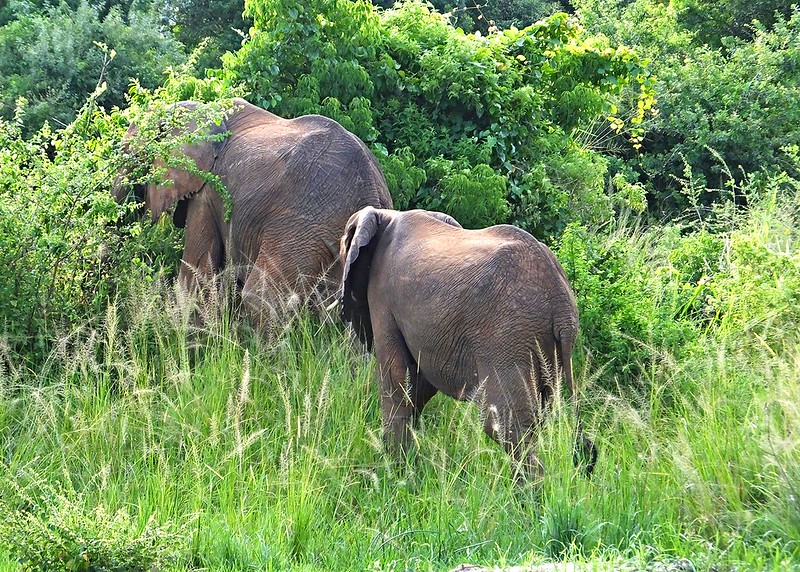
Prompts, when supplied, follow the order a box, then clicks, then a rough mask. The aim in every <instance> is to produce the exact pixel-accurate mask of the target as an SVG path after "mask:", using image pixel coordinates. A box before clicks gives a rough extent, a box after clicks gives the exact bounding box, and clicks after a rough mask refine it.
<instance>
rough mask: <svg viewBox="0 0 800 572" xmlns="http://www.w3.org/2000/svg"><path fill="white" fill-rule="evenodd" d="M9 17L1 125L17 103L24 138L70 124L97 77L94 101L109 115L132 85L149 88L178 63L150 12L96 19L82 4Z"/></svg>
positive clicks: (174, 45)
mask: <svg viewBox="0 0 800 572" xmlns="http://www.w3.org/2000/svg"><path fill="white" fill-rule="evenodd" d="M16 16H17V17H16V18H15V19H14V20H12V21H11V22H10V23H8V24H7V25H5V26H3V27H2V28H0V117H4V118H5V119H7V120H8V119H11V118H12V117H13V114H14V110H15V108H16V103H17V99H18V98H20V97H24V98H25V99H26V100H27V102H28V103H27V105H26V113H25V116H24V119H23V123H24V126H25V127H24V133H25V134H30V133H33V132H35V131H37V130H38V129H39V127H41V126H42V124H43V123H44V122H45V121H50V122H51V124H52V125H53V126H65V125H67V124H69V123H70V122H71V121H72V120H73V119H74V118H75V114H76V111H77V110H78V109H80V108H81V106H82V105H83V102H84V101H85V99H86V97H87V96H88V95H89V94H91V93H93V92H94V91H95V88H96V87H97V85H98V82H99V81H100V78H101V77H102V80H103V81H104V82H105V83H106V85H107V89H106V90H105V91H104V92H103V93H102V94H100V95H99V97H98V100H97V101H98V102H99V103H100V104H101V105H104V106H106V107H108V108H109V109H110V108H111V107H112V106H115V105H116V106H123V105H124V104H125V93H126V92H127V90H128V86H129V85H130V83H131V80H132V79H133V78H136V79H137V80H138V82H139V83H140V84H141V85H144V86H147V87H151V88H152V87H155V86H157V85H159V84H161V83H162V82H163V80H164V70H165V69H166V68H167V67H168V66H170V65H176V64H177V63H179V62H181V61H183V59H184V58H185V56H184V55H183V52H182V47H181V45H180V44H179V43H178V42H177V41H176V40H175V39H173V38H172V37H171V36H168V35H164V34H163V33H162V32H161V31H160V27H159V22H158V17H157V15H156V14H155V13H153V12H152V11H140V10H132V11H131V12H129V13H123V12H122V11H121V10H120V8H118V7H117V6H111V7H110V8H109V9H108V12H107V13H106V14H105V15H103V14H102V13H101V11H100V8H98V7H97V6H96V5H94V4H92V3H90V2H89V1H88V0H81V1H80V2H77V3H75V7H74V8H73V7H71V6H70V5H68V4H66V3H62V4H58V5H55V6H51V7H46V8H45V11H44V12H41V13H40V12H35V11H31V12H30V13H21V12H18V13H16ZM112 55H113V57H112Z"/></svg>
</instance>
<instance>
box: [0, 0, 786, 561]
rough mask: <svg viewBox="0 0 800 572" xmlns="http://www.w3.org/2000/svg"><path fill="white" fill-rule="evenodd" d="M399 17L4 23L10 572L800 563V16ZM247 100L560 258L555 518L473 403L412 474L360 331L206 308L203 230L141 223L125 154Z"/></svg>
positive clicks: (551, 489) (352, 10)
mask: <svg viewBox="0 0 800 572" xmlns="http://www.w3.org/2000/svg"><path fill="white" fill-rule="evenodd" d="M376 4H378V5H379V6H380V7H379V8H376V7H374V6H373V5H371V4H369V3H365V2H363V1H362V2H353V1H351V0H333V1H331V0H326V1H323V0H246V2H244V3H242V2H236V1H226V2H220V3H214V9H213V10H212V9H210V8H209V7H208V6H209V4H208V3H201V2H195V1H193V0H134V1H127V2H125V1H122V2H114V1H110V0H109V1H106V2H95V3H92V2H88V1H86V0H80V1H77V0H73V1H70V2H60V3H55V2H49V1H47V0H39V1H21V0H12V1H11V2H8V3H6V4H4V5H3V7H1V8H0V118H1V119H0V301H2V304H0V451H1V452H2V456H0V569H8V570H16V569H19V567H22V568H23V569H32V570H39V569H42V570H51V569H66V570H152V569H164V570H167V569H174V570H193V569H200V568H204V569H213V570H248V569H279V570H281V569H287V568H290V567H295V568H298V569H307V570H330V569H353V570H364V569H370V570H376V571H377V570H406V569H408V570H416V569H422V570H427V569H431V570H444V569H448V567H454V566H455V565H456V564H458V563H460V562H466V561H471V562H477V563H483V564H486V565H495V564H499V565H506V564H507V565H511V564H520V563H522V564H524V563H538V562H542V561H548V560H556V561H559V560H578V561H594V562H597V563H599V566H601V568H600V569H609V570H612V569H620V568H621V567H625V566H628V567H631V568H633V569H653V570H655V569H659V566H662V568H661V569H663V567H666V566H667V565H669V564H670V563H672V564H673V565H674V566H677V565H678V564H680V560H681V559H682V558H687V559H689V560H690V561H691V562H690V564H691V565H692V566H693V567H694V569H697V570H716V571H722V570H731V571H732V570H751V569H752V570H786V569H790V568H793V567H795V568H796V567H798V566H800V517H798V515H800V504H799V502H800V501H798V499H800V471H799V470H798V467H800V409H798V403H800V377H799V375H798V372H800V345H798V342H800V339H798V338H799V337H800V335H799V334H798V323H800V246H798V228H800V133H799V132H798V125H800V75H799V74H800V11H798V9H797V8H796V7H790V6H788V5H786V4H785V3H783V2H777V1H765V2H759V3H756V4H752V3H746V2H741V1H739V0H725V1H722V2H709V1H706V0H681V1H680V2H672V3H664V2H659V1H655V0H626V1H620V0H572V1H570V2H557V1H552V2H549V1H548V2H542V1H534V0H530V1H523V0H519V1H516V2H488V3H486V4H485V5H482V6H477V5H474V4H469V3H466V2H463V1H460V2H455V3H453V2H450V3H436V9H435V8H433V7H432V6H431V5H427V4H422V3H419V2H415V1H412V0H409V1H407V2H404V3H401V4H397V5H394V6H389V5H387V4H386V3H376ZM443 12H447V13H448V15H447V16H443V15H442V13H443ZM540 18H543V19H540ZM754 18H756V19H757V20H754ZM459 26H460V28H459ZM206 36H210V39H208V40H204V38H205V37H206ZM312 56H313V57H312ZM235 95H242V96H245V97H247V98H248V99H250V100H251V101H253V102H254V103H257V104H259V105H261V106H263V107H266V108H269V109H272V110H274V111H275V112H277V113H279V114H282V115H285V116H296V115H299V114H303V113H322V114H325V115H328V116H330V117H333V118H334V119H336V120H338V121H339V122H341V123H342V124H343V125H345V127H347V128H348V129H350V130H351V131H353V132H354V133H356V134H357V135H359V136H360V137H361V138H362V139H363V140H364V141H365V142H366V143H367V144H368V145H369V146H370V148H371V149H372V150H373V152H374V153H375V155H376V156H377V157H378V159H379V161H380V162H381V165H382V167H383V169H384V172H385V174H386V178H387V182H388V183H389V186H390V190H391V192H392V194H393V197H394V199H395V202H396V205H397V206H398V207H400V208H410V207H422V208H432V209H437V210H444V211H447V212H449V213H450V214H453V215H454V216H456V217H457V218H458V219H459V220H460V221H461V222H462V223H463V224H465V225H466V226H473V227H480V226H485V225H489V224H495V223H499V222H511V223H514V224H517V225H520V226H522V227H523V228H526V229H528V230H529V231H531V232H532V233H534V234H535V235H536V236H538V237H539V238H540V239H542V240H544V241H546V242H547V243H548V244H549V245H550V246H551V247H552V248H553V250H554V251H555V252H556V253H557V254H558V256H559V258H560V260H561V262H562V264H563V266H564V268H565V270H566V272H567V274H568V276H569V278H570V280H571V282H572V285H573V287H574V289H575V291H576V294H577V298H578V303H579V308H580V317H581V328H582V333H581V340H580V347H579V348H578V351H577V352H576V356H575V358H576V360H575V361H576V364H577V371H578V377H579V385H580V387H581V399H582V417H583V423H584V424H585V425H586V427H587V431H588V432H589V433H590V434H591V435H592V436H593V437H594V438H595V440H596V441H597V443H598V446H599V448H600V452H601V457H600V461H599V465H598V468H597V472H596V476H595V477H594V478H593V479H592V480H591V481H587V480H585V479H583V478H582V477H581V476H579V475H578V474H577V473H576V472H575V470H574V469H573V468H572V466H571V463H570V460H571V452H570V443H571V437H570V435H571V434H572V431H573V428H574V423H575V419H574V418H572V416H571V415H569V414H568V411H569V408H563V410H562V408H561V407H558V406H557V407H555V409H554V412H553V415H551V417H550V418H549V420H548V422H547V423H546V425H545V428H544V431H543V433H542V436H541V439H540V443H539V446H540V449H541V456H542V458H543V460H544V462H545V464H546V467H547V476H546V478H545V482H544V484H543V485H542V486H541V488H539V489H537V490H529V489H526V488H522V489H520V488H515V487H514V485H513V483H512V481H511V479H510V477H509V475H510V473H511V468H510V467H509V464H508V460H507V458H506V456H505V455H504V454H503V452H502V451H501V450H500V449H499V448H498V447H496V446H494V444H493V443H491V442H489V441H488V440H487V439H486V438H485V437H484V436H483V434H482V432H481V430H480V423H479V421H478V419H477V412H476V408H474V407H472V406H470V405H468V404H458V403H454V402H452V401H451V400H447V399H445V398H438V397H437V398H435V399H434V400H433V402H432V403H431V404H430V405H429V410H426V414H425V415H424V416H423V423H422V426H421V428H420V429H419V431H418V432H417V437H418V439H417V441H418V443H417V445H418V447H417V450H416V453H415V455H414V458H412V459H409V460H408V462H407V463H405V464H402V465H399V466H398V465H396V464H394V463H392V462H391V460H390V459H389V458H388V457H387V456H386V455H384V453H383V451H382V446H381V442H380V415H379V408H378V406H377V391H376V388H375V385H374V382H373V381H372V376H373V374H374V367H375V366H374V363H373V362H372V360H371V359H370V358H369V356H365V355H364V353H363V349H362V348H360V347H358V346H357V344H354V343H353V342H352V341H351V339H350V337H348V335H347V334H346V333H345V332H344V328H342V326H341V324H339V323H338V322H337V321H335V320H320V319H319V318H316V317H312V316H308V315H306V314H305V312H300V314H299V315H298V316H297V317H296V318H295V319H294V320H293V321H292V322H291V323H290V324H289V325H287V327H286V328H285V329H284V330H283V331H282V332H281V333H280V334H279V335H276V336H275V338H273V339H272V340H271V341H270V342H269V344H266V343H265V342H264V341H263V340H262V339H261V338H260V337H258V336H255V337H254V336H252V335H250V334H249V333H248V329H247V327H246V324H243V323H242V319H241V317H240V316H238V314H237V313H236V312H231V311H228V308H227V305H228V303H229V302H230V300H229V297H226V296H221V297H220V299H218V300H216V299H214V300H210V299H204V300H202V301H200V300H192V299H187V298H186V297H185V296H184V295H183V294H182V293H181V292H180V291H178V290H177V289H176V287H175V285H174V284H173V281H172V278H173V275H174V272H175V270H176V268H177V262H178V256H179V253H180V249H181V245H182V236H181V234H180V232H179V230H178V229H175V228H174V227H173V226H172V223H171V222H170V221H169V220H168V219H167V218H164V219H162V220H161V221H159V222H158V223H155V224H153V223H150V222H149V221H144V220H140V219H139V218H137V217H136V216H135V212H134V211H135V206H136V205H133V204H128V205H118V204H116V203H115V202H114V201H113V200H112V199H111V196H110V193H109V189H110V186H111V182H112V180H113V178H114V176H115V174H116V173H117V172H118V170H119V168H120V165H121V164H122V160H123V159H122V156H121V152H120V145H119V142H120V139H121V137H122V134H123V133H124V132H125V129H126V128H127V125H128V124H129V122H130V121H131V120H137V121H138V122H140V123H142V122H146V121H147V119H148V118H150V117H153V116H156V117H157V116H158V110H163V109H165V107H166V106H167V105H168V104H170V103H171V102H174V101H178V100H181V99H197V100H201V101H208V102H214V105H213V106H211V107H210V110H211V111H213V110H216V109H218V108H219V106H220V105H222V106H224V105H225V101H226V99H228V98H230V97H232V96H235ZM154 144H155V143H154ZM164 145H166V146H168V145H169V142H165V143H164ZM167 150H168V148H167ZM161 151H163V149H162V150H161ZM142 176H158V174H157V173H142ZM192 311H200V312H201V313H202V314H203V316H204V317H205V320H204V322H203V323H204V324H205V325H204V326H202V327H198V326H197V324H196V322H194V321H192V320H191V319H190V315H191V313H192ZM509 343H513V340H509ZM681 565H686V563H685V562H684V563H683V564H681ZM682 569H689V568H685V567H684V568H682Z"/></svg>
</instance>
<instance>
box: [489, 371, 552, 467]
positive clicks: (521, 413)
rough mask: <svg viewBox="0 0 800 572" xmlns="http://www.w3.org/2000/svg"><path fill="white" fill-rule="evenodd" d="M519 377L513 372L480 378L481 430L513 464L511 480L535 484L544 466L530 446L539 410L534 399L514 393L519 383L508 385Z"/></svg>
mask: <svg viewBox="0 0 800 572" xmlns="http://www.w3.org/2000/svg"><path fill="white" fill-rule="evenodd" d="M519 377H520V375H519V372H517V371H516V370H514V371H513V372H512V373H509V374H508V375H505V376H497V375H493V376H488V377H484V379H486V382H485V389H484V392H485V393H484V395H483V397H482V399H481V409H482V414H483V419H484V422H483V429H484V431H485V432H486V434H487V435H489V436H490V437H491V438H492V439H493V440H494V441H496V442H497V443H499V444H500V445H501V446H502V447H503V449H504V450H505V451H506V453H508V454H509V456H510V457H511V459H512V460H513V467H512V468H513V472H514V475H515V478H517V479H519V478H526V479H529V480H531V481H533V482H539V481H541V479H542V477H543V476H544V466H543V465H542V463H541V461H540V460H539V458H538V457H537V456H536V452H535V450H534V444H535V441H536V433H537V431H538V429H539V427H540V425H541V421H542V415H543V409H542V408H540V407H539V405H538V400H537V399H535V396H534V398H531V396H527V398H526V397H524V396H523V395H519V394H518V393H519V392H518V391H514V389H518V388H521V387H523V384H522V383H512V381H513V380H515V379H519Z"/></svg>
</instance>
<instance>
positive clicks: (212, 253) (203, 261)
mask: <svg viewBox="0 0 800 572" xmlns="http://www.w3.org/2000/svg"><path fill="white" fill-rule="evenodd" d="M223 212H224V210H223V206H222V200H221V199H220V198H219V196H218V195H217V193H216V192H214V191H213V190H210V189H208V188H207V187H203V189H202V190H200V192H199V193H197V195H195V196H194V197H192V198H190V199H188V204H187V206H186V232H185V236H186V238H185V244H184V248H183V256H182V259H181V269H180V272H179V275H178V277H179V280H180V283H181V284H182V285H183V286H184V287H185V288H186V289H188V290H189V291H196V290H200V291H202V290H203V289H204V288H205V287H207V286H208V285H209V284H210V283H212V282H213V280H212V279H213V277H214V274H215V273H216V272H218V271H219V270H220V269H221V268H222V267H223V266H224V264H225V243H224V239H225V238H226V237H225V236H224V233H225V229H224V226H225V223H224V220H223V219H222V213H223Z"/></svg>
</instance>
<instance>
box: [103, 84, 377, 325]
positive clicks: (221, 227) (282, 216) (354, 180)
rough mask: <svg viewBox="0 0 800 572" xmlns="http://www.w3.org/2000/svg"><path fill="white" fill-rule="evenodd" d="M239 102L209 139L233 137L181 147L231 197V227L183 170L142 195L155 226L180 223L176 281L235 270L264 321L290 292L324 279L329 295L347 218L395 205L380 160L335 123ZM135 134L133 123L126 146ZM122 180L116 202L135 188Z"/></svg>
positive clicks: (192, 284)
mask: <svg viewBox="0 0 800 572" xmlns="http://www.w3.org/2000/svg"><path fill="white" fill-rule="evenodd" d="M233 102H234V109H233V111H232V112H231V113H229V114H228V115H227V117H226V118H225V120H224V122H223V123H222V125H220V126H213V125H212V127H211V131H212V132H213V133H224V132H226V131H229V132H230V135H229V136H228V137H226V138H225V139H223V140H221V141H219V142H212V141H200V142H198V143H195V144H192V145H188V144H185V145H183V146H182V147H181V150H182V152H183V153H185V154H186V155H187V156H188V157H190V158H191V159H193V160H194V161H195V164H196V165H197V167H198V168H199V169H200V170H203V171H208V172H212V173H214V174H216V175H218V176H219V177H220V179H221V180H222V182H223V183H224V185H225V187H226V188H227V190H228V192H229V193H230V195H231V196H232V199H233V207H232V210H231V214H230V222H226V221H225V217H224V207H223V202H222V199H221V197H220V195H219V193H218V192H217V191H215V190H214V188H213V187H212V185H211V184H210V183H209V184H207V183H206V182H205V181H203V180H202V179H200V178H199V177H197V176H195V175H193V174H191V173H189V172H187V171H184V170H180V169H174V168H169V169H168V170H167V179H169V180H171V181H172V182H173V183H174V184H171V185H170V184H164V185H158V184H155V183H150V184H148V185H146V187H144V188H138V189H136V192H137V196H138V198H139V199H140V200H144V203H145V207H146V208H147V209H148V210H150V211H151V213H152V216H153V220H157V219H158V218H159V217H160V216H161V215H162V214H163V213H165V212H170V211H174V215H173V217H174V221H175V224H176V225H178V226H185V245H184V250H183V256H182V262H181V268H180V272H179V279H180V282H181V283H182V284H183V285H184V286H185V287H186V288H188V289H189V290H193V289H196V288H197V287H203V286H205V285H206V284H207V283H208V282H209V279H210V278H212V277H213V275H214V274H215V273H217V272H219V271H220V270H221V269H222V268H223V267H224V266H225V265H226V264H231V265H233V268H234V272H235V273H236V279H237V282H238V283H239V284H240V286H241V288H242V290H241V296H242V302H243V303H244V305H245V307H246V308H247V310H248V311H249V313H250V314H251V316H253V317H254V318H255V320H256V322H257V323H259V324H262V323H263V322H264V320H265V319H274V318H276V316H277V315H279V313H280V311H281V309H282V308H284V307H285V306H286V304H287V302H288V301H290V300H292V299H294V300H295V301H297V300H298V297H297V296H293V294H298V295H299V296H300V299H302V298H304V297H305V296H307V295H308V293H309V292H310V291H311V289H312V288H313V287H315V286H317V285H318V283H319V282H320V281H321V280H322V281H323V290H325V289H327V290H328V291H329V293H331V294H332V293H333V292H334V287H335V286H336V285H338V282H339V280H340V276H341V267H340V266H339V265H338V263H337V254H338V241H339V237H340V235H341V233H342V229H343V228H344V225H345V223H346V222H347V219H348V217H349V216H350V214H351V213H353V212H354V211H356V210H358V209H360V208H362V207H364V206H367V205H371V206H375V207H391V205H392V200H391V197H390V195H389V191H388V189H387V187H386V182H385V181H384V178H383V174H382V172H381V170H380V167H379V165H378V162H377V160H376V159H375V157H374V156H373V155H372V154H371V153H370V151H369V150H368V149H367V148H366V146H365V145H364V144H363V143H362V142H361V140H360V139H358V138H357V137H356V136H355V135H353V134H351V133H349V132H348V131H346V130H345V129H344V128H343V127H342V126H341V125H339V124H338V123H336V122H335V121H333V120H332V119H328V118H326V117H322V116H318V115H309V116H303V117H299V118H297V119H283V118H281V117H278V116H277V115H274V114H272V113H270V112H268V111H265V110H263V109H261V108H259V107H256V106H254V105H251V104H250V103H248V102H246V101H245V100H243V99H238V98H237V99H234V100H233ZM178 105H182V106H185V107H188V108H190V109H193V108H196V107H197V104H196V103H193V102H182V103H180V104H178ZM187 129H189V130H195V129H197V125H196V124H190V125H189V126H187ZM135 133H136V126H135V125H132V126H131V128H130V129H129V132H128V135H127V136H126V141H125V142H123V144H126V143H127V142H128V141H130V140H131V138H132V137H133V136H134V135H135ZM123 175H124V173H123ZM122 181H123V177H122V176H120V177H118V178H117V181H116V182H115V184H114V189H113V193H114V196H115V197H116V198H117V200H119V201H122V200H124V199H125V197H126V196H127V195H128V193H129V191H130V190H131V187H130V186H129V185H124V184H122ZM324 293H325V292H323V295H324Z"/></svg>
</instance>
